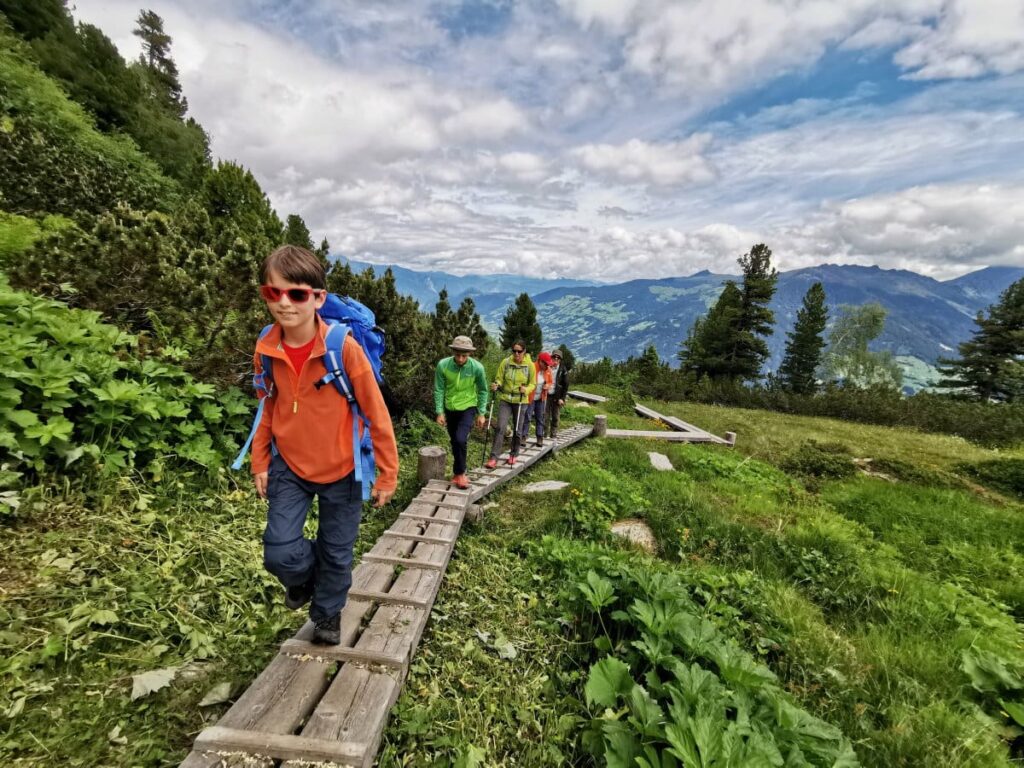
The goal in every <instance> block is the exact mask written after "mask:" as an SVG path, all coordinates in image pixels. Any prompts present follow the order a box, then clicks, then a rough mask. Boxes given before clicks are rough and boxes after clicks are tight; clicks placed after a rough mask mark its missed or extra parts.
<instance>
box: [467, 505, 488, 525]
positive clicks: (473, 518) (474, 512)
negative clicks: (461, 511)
mask: <svg viewBox="0 0 1024 768" xmlns="http://www.w3.org/2000/svg"><path fill="white" fill-rule="evenodd" d="M466 519H467V520H469V522H471V523H479V522H480V521H481V520H483V519H484V510H483V507H481V506H480V505H479V504H470V505H469V506H468V507H466Z"/></svg>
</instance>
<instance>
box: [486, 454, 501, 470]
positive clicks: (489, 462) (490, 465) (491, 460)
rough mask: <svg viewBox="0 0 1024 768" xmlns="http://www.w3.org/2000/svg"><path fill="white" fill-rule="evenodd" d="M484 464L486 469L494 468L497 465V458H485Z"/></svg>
mask: <svg viewBox="0 0 1024 768" xmlns="http://www.w3.org/2000/svg"><path fill="white" fill-rule="evenodd" d="M484 466H485V467H487V468H488V469H494V468H495V467H497V466H498V460H497V459H496V458H494V457H493V456H492V457H491V458H489V459H488V460H487V463H486V464H484Z"/></svg>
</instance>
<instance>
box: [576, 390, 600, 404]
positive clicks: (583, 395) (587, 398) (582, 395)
mask: <svg viewBox="0 0 1024 768" xmlns="http://www.w3.org/2000/svg"><path fill="white" fill-rule="evenodd" d="M566 394H567V395H569V397H572V398H574V399H576V400H583V401H584V402H587V403H607V402H608V398H607V397H603V396H602V395H592V394H590V393H589V392H581V391H580V390H578V389H572V390H569V391H568V392H567V393H566Z"/></svg>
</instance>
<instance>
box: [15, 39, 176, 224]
mask: <svg viewBox="0 0 1024 768" xmlns="http://www.w3.org/2000/svg"><path fill="white" fill-rule="evenodd" d="M0 157H2V158H3V169H4V170H3V173H2V174H0V208H3V209H4V210H7V211H9V212H12V213H19V214H36V213H40V214H41V213H60V214H65V215H68V216H72V215H75V214H78V213H79V212H82V211H87V212H92V213H99V212H101V211H105V210H108V209H110V208H113V207H114V206H115V205H117V204H119V203H120V204H127V205H133V206H135V207H140V208H146V209H149V208H161V209H167V208H169V207H170V206H171V205H172V203H173V201H174V200H175V199H176V197H177V194H178V188H177V184H175V183H174V182H173V181H171V180H170V179H168V178H166V177H165V176H163V175H162V174H161V173H160V170H159V168H158V167H157V166H156V164H155V163H154V162H153V161H152V160H150V159H149V158H148V157H146V156H145V155H144V154H142V152H140V151H139V149H138V147H136V145H135V144H134V143H133V142H132V141H131V139H127V138H124V137H119V136H108V135H104V134H102V133H100V132H99V131H97V130H96V127H95V123H94V122H93V119H92V117H91V116H90V115H88V114H87V113H86V112H85V111H84V110H83V109H82V108H81V107H80V106H79V105H77V104H75V103H74V102H72V101H71V100H70V99H69V98H68V97H67V96H66V95H65V94H64V92H63V91H62V90H61V89H60V88H59V87H58V86H57V84H56V83H55V82H53V81H52V80H50V79H49V78H48V77H47V76H46V75H44V74H43V73H42V72H41V71H40V70H39V68H38V67H37V66H36V65H35V64H34V63H32V58H31V55H30V54H29V53H28V50H27V49H26V47H25V46H24V44H23V43H20V42H19V41H18V40H16V39H15V38H14V37H13V35H11V33H10V32H8V31H5V30H4V29H3V27H2V26H0Z"/></svg>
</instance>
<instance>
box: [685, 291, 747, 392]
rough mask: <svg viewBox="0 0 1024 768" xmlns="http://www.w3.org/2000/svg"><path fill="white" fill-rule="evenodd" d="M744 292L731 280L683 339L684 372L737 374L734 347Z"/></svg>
mask: <svg viewBox="0 0 1024 768" xmlns="http://www.w3.org/2000/svg"><path fill="white" fill-rule="evenodd" d="M742 312H743V294H742V293H741V292H740V289H739V287H738V286H737V285H736V283H735V282H734V281H732V280H729V281H727V282H726V284H725V288H723V289H722V293H721V294H719V296H718V301H716V302H715V305H714V306H713V307H712V308H711V310H710V311H709V312H708V313H707V315H705V316H704V317H700V318H697V320H696V321H695V322H694V324H693V327H692V328H691V329H690V334H689V335H688V336H687V337H686V340H685V341H683V343H682V345H681V349H680V351H679V361H680V363H681V364H682V366H681V367H682V370H683V372H684V373H688V374H692V375H693V376H694V377H695V378H697V379H702V378H704V377H708V378H711V379H731V378H735V376H736V368H735V357H734V354H733V353H734V350H735V349H736V346H737V340H736V334H737V328H738V325H739V320H740V315H741V314H742Z"/></svg>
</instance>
